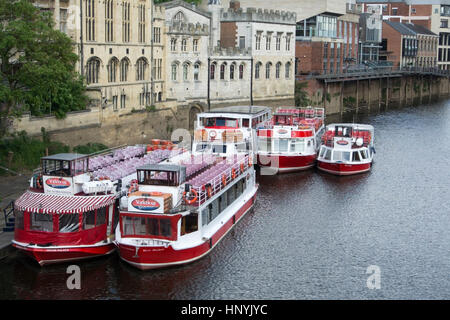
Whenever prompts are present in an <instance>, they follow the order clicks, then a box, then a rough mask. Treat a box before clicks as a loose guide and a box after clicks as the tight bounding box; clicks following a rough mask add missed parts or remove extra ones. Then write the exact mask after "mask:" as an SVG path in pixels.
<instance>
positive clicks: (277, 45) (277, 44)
mask: <svg viewBox="0 0 450 320" xmlns="http://www.w3.org/2000/svg"><path fill="white" fill-rule="evenodd" d="M275 50H277V51H280V50H281V33H277V37H276V38H275Z"/></svg>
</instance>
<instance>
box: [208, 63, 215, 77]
mask: <svg viewBox="0 0 450 320" xmlns="http://www.w3.org/2000/svg"><path fill="white" fill-rule="evenodd" d="M215 75H216V63H215V62H213V63H212V64H211V67H210V70H209V78H210V79H211V80H214V77H215Z"/></svg>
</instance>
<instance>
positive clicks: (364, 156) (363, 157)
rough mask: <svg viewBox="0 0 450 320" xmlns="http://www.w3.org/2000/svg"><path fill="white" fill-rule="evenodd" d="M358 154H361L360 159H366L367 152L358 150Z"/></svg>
mask: <svg viewBox="0 0 450 320" xmlns="http://www.w3.org/2000/svg"><path fill="white" fill-rule="evenodd" d="M359 152H361V159H364V160H365V159H367V153H366V152H367V150H359Z"/></svg>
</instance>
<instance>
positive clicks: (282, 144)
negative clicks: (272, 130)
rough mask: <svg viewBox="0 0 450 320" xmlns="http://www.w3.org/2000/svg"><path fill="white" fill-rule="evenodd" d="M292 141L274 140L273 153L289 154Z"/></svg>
mask: <svg viewBox="0 0 450 320" xmlns="http://www.w3.org/2000/svg"><path fill="white" fill-rule="evenodd" d="M289 140H290V139H273V141H274V144H273V151H274V152H287V151H288V148H289Z"/></svg>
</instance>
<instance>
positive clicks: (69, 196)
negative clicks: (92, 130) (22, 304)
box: [12, 145, 182, 266]
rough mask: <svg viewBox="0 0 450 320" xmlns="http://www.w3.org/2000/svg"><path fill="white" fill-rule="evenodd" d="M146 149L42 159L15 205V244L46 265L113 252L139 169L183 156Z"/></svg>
mask: <svg viewBox="0 0 450 320" xmlns="http://www.w3.org/2000/svg"><path fill="white" fill-rule="evenodd" d="M146 149H147V148H146V146H143V145H139V146H129V147H124V148H118V149H115V150H110V151H109V152H107V153H104V154H102V155H96V156H87V155H82V154H76V153H62V154H56V155H51V156H46V157H43V158H42V159H41V168H40V170H39V171H38V172H37V173H36V174H35V175H33V177H32V178H31V180H30V188H29V189H28V190H27V191H26V192H25V193H24V194H23V195H22V196H21V197H19V198H18V199H17V200H16V201H15V203H14V205H15V212H14V214H15V219H16V225H15V233H14V239H13V241H12V244H13V246H14V247H16V248H17V249H19V250H21V251H23V252H24V253H26V254H27V255H29V256H31V257H32V258H34V259H35V260H36V261H37V262H38V263H39V264H40V265H42V266H43V265H47V264H52V263H59V262H67V261H73V260H80V259H86V258H91V257H97V256H101V255H106V254H109V253H111V252H113V251H114V250H115V245H114V243H113V240H114V229H115V226H116V225H117V223H118V215H119V213H118V197H119V196H120V195H121V194H122V193H123V192H125V191H126V189H127V188H128V185H129V184H130V183H131V182H132V180H133V179H135V178H136V167H138V166H141V165H143V164H147V163H158V162H160V161H163V160H164V159H167V158H168V157H170V156H171V155H172V154H174V153H175V154H178V153H180V152H182V150H159V149H158V150H155V151H150V152H147V150H146Z"/></svg>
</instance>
